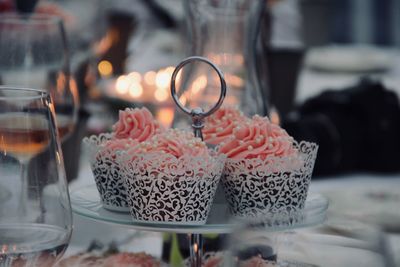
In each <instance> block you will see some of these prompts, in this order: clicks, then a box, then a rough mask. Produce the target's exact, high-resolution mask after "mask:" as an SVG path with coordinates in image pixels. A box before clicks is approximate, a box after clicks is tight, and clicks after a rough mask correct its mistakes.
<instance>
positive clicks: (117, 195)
mask: <svg viewBox="0 0 400 267" xmlns="http://www.w3.org/2000/svg"><path fill="white" fill-rule="evenodd" d="M112 137H113V136H112V134H100V135H92V136H90V137H89V138H84V139H83V143H84V145H86V146H87V149H88V151H89V160H90V167H91V169H92V172H93V176H94V180H95V182H96V187H97V190H98V191H99V195H100V200H101V203H102V205H103V207H104V208H105V209H108V210H112V211H119V212H129V205H128V197H127V195H128V194H127V192H126V188H125V181H124V178H123V175H122V172H121V167H120V164H119V162H118V160H117V155H116V153H115V151H113V150H111V149H106V148H105V147H104V146H103V144H104V143H105V142H107V141H108V140H110V139H111V138H112Z"/></svg>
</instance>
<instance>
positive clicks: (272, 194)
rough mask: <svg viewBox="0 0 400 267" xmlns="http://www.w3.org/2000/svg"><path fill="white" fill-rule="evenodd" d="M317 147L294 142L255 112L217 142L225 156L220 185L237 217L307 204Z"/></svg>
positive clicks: (285, 211)
mask: <svg viewBox="0 0 400 267" xmlns="http://www.w3.org/2000/svg"><path fill="white" fill-rule="evenodd" d="M317 148H318V146H317V145H316V144H313V143H308V142H300V143H297V142H296V141H294V140H293V138H292V137H291V136H289V135H288V133H287V132H286V131H285V130H284V129H282V128H281V127H279V126H278V125H275V124H272V123H271V122H270V121H269V120H268V118H266V117H260V116H257V115H256V116H254V117H253V118H252V119H251V120H247V121H244V122H243V123H242V124H240V125H238V126H237V127H236V128H235V129H233V133H232V135H231V137H230V138H228V139H226V141H225V142H223V143H221V144H220V145H219V146H218V152H219V153H223V154H225V155H226V156H227V160H226V163H225V168H224V174H223V177H222V184H223V187H224V191H225V197H226V199H227V202H228V204H229V209H230V211H231V213H232V214H233V215H234V216H236V217H243V218H249V217H260V216H264V215H268V216H270V215H271V214H274V215H276V214H279V215H282V216H285V215H289V214H292V213H293V212H296V211H299V210H301V209H302V208H303V207H304V204H305V200H306V198H307V192H308V185H309V183H310V179H311V173H312V170H313V167H314V161H315V158H316V155H317Z"/></svg>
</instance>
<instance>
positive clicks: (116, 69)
mask: <svg viewBox="0 0 400 267" xmlns="http://www.w3.org/2000/svg"><path fill="white" fill-rule="evenodd" d="M108 23H109V25H110V26H109V28H108V34H109V38H110V39H111V47H110V48H109V49H108V50H107V51H106V52H105V53H104V55H102V57H101V59H100V60H107V61H109V62H110V63H111V65H112V66H113V74H114V75H121V74H124V73H125V60H126V58H127V57H128V54H127V53H128V52H127V47H128V42H129V38H130V37H131V36H132V32H133V31H134V30H135V29H136V28H137V21H136V19H135V17H134V16H133V15H132V14H129V13H128V12H122V11H117V10H112V11H110V13H109V15H108Z"/></svg>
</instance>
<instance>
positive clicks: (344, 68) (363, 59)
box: [305, 45, 393, 72]
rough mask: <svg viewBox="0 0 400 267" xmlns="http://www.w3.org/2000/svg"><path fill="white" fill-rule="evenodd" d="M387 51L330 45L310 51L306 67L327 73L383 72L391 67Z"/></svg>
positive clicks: (388, 51) (390, 59)
mask: <svg viewBox="0 0 400 267" xmlns="http://www.w3.org/2000/svg"><path fill="white" fill-rule="evenodd" d="M392 57H393V55H392V53H391V52H390V50H388V49H384V48H381V47H375V46H367V45H330V46H325V47H316V48H313V49H311V50H310V51H309V52H308V54H307V57H306V60H305V64H306V66H308V67H310V68H312V69H316V70H320V71H327V72H374V71H385V70H388V69H389V68H390V67H391V66H392V65H393V60H392Z"/></svg>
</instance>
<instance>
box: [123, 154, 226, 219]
mask: <svg viewBox="0 0 400 267" xmlns="http://www.w3.org/2000/svg"><path fill="white" fill-rule="evenodd" d="M120 156H121V157H123V160H122V162H123V164H122V165H123V166H122V170H123V172H124V173H125V175H124V177H125V181H126V186H127V191H128V201H129V205H130V206H131V209H130V211H131V215H132V218H133V220H134V221H146V222H149V221H150V222H157V223H180V224H192V225H198V224H204V223H205V222H206V220H207V217H208V214H209V212H210V209H211V205H212V202H213V198H214V195H215V191H216V189H217V186H218V183H219V180H220V177H221V174H222V170H223V166H224V161H225V156H224V155H219V156H213V157H212V158H210V159H206V158H205V157H185V156H184V157H181V158H179V159H176V158H175V157H173V156H171V155H168V154H165V153H148V154H144V155H137V157H136V158H135V159H134V160H132V155H128V154H126V153H122V154H121V155H120Z"/></svg>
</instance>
